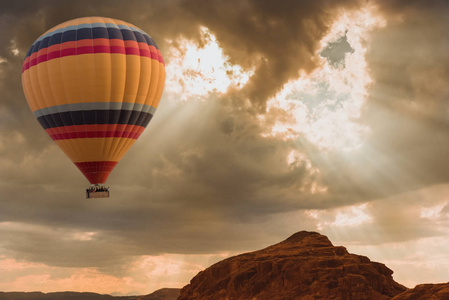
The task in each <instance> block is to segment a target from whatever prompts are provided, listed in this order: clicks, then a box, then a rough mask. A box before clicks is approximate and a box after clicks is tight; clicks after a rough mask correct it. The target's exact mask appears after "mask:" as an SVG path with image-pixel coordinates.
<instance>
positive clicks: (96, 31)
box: [22, 17, 165, 198]
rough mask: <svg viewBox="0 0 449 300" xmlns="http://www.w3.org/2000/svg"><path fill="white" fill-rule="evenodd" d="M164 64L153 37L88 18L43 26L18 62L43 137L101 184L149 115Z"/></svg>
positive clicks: (96, 186)
mask: <svg viewBox="0 0 449 300" xmlns="http://www.w3.org/2000/svg"><path fill="white" fill-rule="evenodd" d="M164 82H165V64H164V60H163V58H162V55H161V53H160V51H159V49H158V47H157V46H156V44H155V42H154V41H153V39H152V38H151V37H150V36H149V35H148V34H147V33H145V32H144V31H143V30H141V29H139V28H138V27H136V26H134V25H132V24H130V23H126V22H123V21H120V20H115V19H111V18H103V17H86V18H79V19H74V20H71V21H67V22H64V23H62V24H60V25H58V26H56V27H53V28H52V29H50V30H48V31H47V32H46V33H44V34H43V35H42V36H40V37H39V38H38V39H37V40H36V41H35V42H34V43H33V45H32V46H31V48H30V50H29V51H28V53H27V54H26V56H25V59H24V62H23V66H22V85H23V90H24V93H25V97H26V99H27V102H28V105H29V106H30V108H31V110H32V111H33V113H34V116H35V117H36V118H37V120H38V122H39V124H40V125H41V126H42V127H43V128H44V130H45V131H46V132H47V134H48V135H49V136H50V137H51V138H52V139H53V140H54V142H55V143H56V144H57V145H58V146H59V147H60V148H61V149H62V151H64V153H65V154H66V155H67V156H68V157H69V158H70V160H72V162H73V163H74V164H75V165H76V166H77V167H78V169H79V170H80V171H81V172H82V173H83V174H84V176H85V177H86V178H87V179H88V180H89V182H90V184H91V185H90V187H89V188H88V189H87V190H86V196H87V198H98V197H109V189H108V188H105V187H104V183H105V182H106V179H107V178H108V176H109V174H110V173H111V171H112V169H113V168H114V167H115V166H116V165H117V163H118V162H119V161H120V159H121V158H122V157H123V155H124V154H125V153H126V152H127V151H128V150H129V149H130V148H131V146H132V145H133V144H134V142H135V141H136V140H137V138H139V136H140V135H141V134H142V132H143V130H144V129H145V127H146V126H147V125H148V123H149V122H150V120H151V118H152V117H153V115H154V113H155V111H156V108H157V106H158V104H159V101H160V98H161V95H162V91H163V88H164Z"/></svg>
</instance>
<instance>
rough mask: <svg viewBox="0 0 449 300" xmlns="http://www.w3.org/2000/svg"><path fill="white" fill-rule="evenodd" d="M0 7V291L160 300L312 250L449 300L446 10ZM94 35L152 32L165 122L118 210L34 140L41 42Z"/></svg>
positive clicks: (155, 4) (53, 148)
mask: <svg viewBox="0 0 449 300" xmlns="http://www.w3.org/2000/svg"><path fill="white" fill-rule="evenodd" d="M409 2H410V1H405V0H393V1H388V3H385V1H380V0H367V1H365V0H357V1H348V0H337V1H324V0H323V1H313V2H310V1H294V0H292V1H289V0H285V1H280V2H276V3H274V2H272V1H255V0H245V1H228V2H226V3H225V2H222V1H200V0H194V1H192V0H190V1H188V0H169V1H164V2H161V1H143V0H134V1H128V2H126V3H125V2H123V1H120V0H111V1H106V0H98V1H95V2H91V1H88V0H79V1H76V2H75V1H74V2H65V1H64V2H61V1H56V0H50V1H44V0H37V1H31V0H23V1H22V0H21V1H3V2H2V3H0V24H2V29H1V32H2V34H1V35H0V39H1V41H2V43H1V45H2V47H1V48H0V92H1V95H2V98H1V100H0V195H1V196H0V236H2V239H1V240H0V270H1V272H2V276H3V278H4V279H3V280H2V282H0V291H4V292H9V291H18V292H28V291H40V292H44V293H48V292H59V291H74V292H93V293H98V294H110V295H116V296H128V295H147V294H149V293H152V292H153V291H156V290H158V289H161V288H182V287H183V286H185V285H186V284H188V283H189V281H190V279H191V278H192V277H194V276H195V275H196V274H197V273H198V272H199V271H201V270H203V269H205V268H207V267H209V266H210V265H212V264H214V263H216V262H218V261H221V260H222V259H225V258H228V257H231V256H234V255H237V254H240V253H244V252H249V251H255V250H258V249H262V248H264V247H267V246H269V245H272V244H275V243H278V242H280V241H282V240H285V239H286V238H287V237H289V236H291V235H292V234H294V233H296V232H299V231H303V230H306V231H316V232H319V233H320V234H322V235H325V236H327V237H328V238H329V240H330V241H331V242H332V244H334V245H342V246H344V247H346V248H347V249H348V251H349V252H350V253H353V254H357V255H364V256H367V257H369V258H370V260H372V261H376V262H381V263H383V264H385V265H386V266H387V267H388V268H390V269H391V270H393V271H394V274H393V278H394V280H395V281H396V282H398V283H400V284H403V285H405V286H407V287H408V288H413V287H414V286H415V285H416V284H421V283H440V282H448V281H449V253H448V252H447V249H448V247H449V239H448V237H449V229H448V228H449V227H448V225H449V159H447V155H448V153H449V152H448V150H449V104H448V103H449V102H448V97H449V89H448V87H447V86H448V85H447V82H448V80H449V62H448V59H449V57H448V55H447V49H449V38H448V37H449V35H448V28H449V24H448V22H449V19H448V18H447V17H446V16H445V13H446V12H447V11H449V10H448V9H449V3H447V2H445V1H443V0H441V1H440V0H437V1H432V2H431V3H424V1H422V2H420V1H415V2H413V3H409ZM85 16H104V17H110V18H114V19H118V20H123V21H125V22H129V23H131V24H133V25H135V26H137V27H138V28H141V29H142V30H144V31H145V32H147V33H148V34H149V35H150V36H151V37H152V38H153V39H154V41H155V42H156V44H157V45H158V47H159V49H160V51H161V53H162V56H163V59H164V61H165V70H166V75H167V76H166V80H165V88H164V92H163V95H162V98H161V101H160V104H159V107H158V108H157V111H156V113H155V115H154V117H153V119H152V121H151V122H150V124H149V125H148V126H147V128H146V130H145V131H144V132H143V133H142V135H141V136H140V138H139V139H138V140H137V141H136V143H135V144H134V146H133V147H132V148H131V149H130V150H129V151H128V153H127V154H126V155H124V157H123V159H122V160H121V161H120V162H119V163H118V165H117V166H116V167H115V169H114V170H113V171H112V173H111V175H110V176H109V178H108V181H107V183H106V185H107V186H109V187H110V198H104V199H85V189H86V187H88V185H89V182H88V181H87V180H86V178H84V176H83V175H82V174H81V173H80V172H79V170H78V169H77V167H76V166H75V165H74V164H73V163H72V162H71V161H70V160H69V159H68V158H67V157H66V156H65V155H64V153H63V152H62V151H61V149H59V148H58V147H57V145H56V144H55V143H54V142H53V141H52V139H51V138H49V137H48V135H47V134H46V133H45V131H44V130H42V128H41V127H40V125H39V123H38V122H37V121H36V118H35V117H34V115H33V113H32V112H31V110H30V108H29V107H28V104H27V101H26V99H25V95H24V92H23V89H22V82H21V74H22V63H23V60H24V57H25V55H26V53H27V52H28V50H29V48H30V47H31V45H32V44H33V43H34V41H35V40H36V39H37V38H39V36H41V35H42V34H44V33H45V32H46V31H47V30H49V29H51V28H52V27H54V26H57V25H58V24H60V23H62V22H65V21H68V20H71V19H75V18H79V17H85Z"/></svg>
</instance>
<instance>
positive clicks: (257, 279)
mask: <svg viewBox="0 0 449 300" xmlns="http://www.w3.org/2000/svg"><path fill="white" fill-rule="evenodd" d="M392 274H393V271H391V270H390V269H389V268H387V267H386V266H385V265H383V264H381V263H377V262H372V261H370V260H369V258H367V257H365V256H360V255H355V254H350V253H348V251H347V250H346V248H344V247H340V246H339V247H335V246H333V245H332V243H331V242H330V241H329V239H328V238H327V237H325V236H323V235H320V234H319V233H316V232H306V231H301V232H298V233H296V234H294V235H292V236H291V237H290V238H288V239H287V240H285V241H283V242H281V243H279V244H276V245H273V246H271V247H268V248H265V249H263V250H260V251H255V252H251V253H246V254H242V255H238V256H235V257H231V258H228V259H226V260H223V261H221V262H219V263H217V264H215V265H213V266H211V267H210V268H208V269H206V270H204V271H202V272H200V273H199V274H198V275H197V276H195V277H194V278H193V279H192V280H191V281H190V284H189V285H187V286H185V287H184V288H183V289H182V290H181V295H180V297H179V298H178V300H187V299H202V300H208V299H210V300H212V299H214V300H220V299H223V300H225V299H229V300H230V299H232V300H239V299H241V300H248V299H253V300H255V299H257V300H263V299H267V300H268V299H270V300H276V299H357V300H363V299H378V300H383V299H391V298H392V297H394V296H396V295H398V294H400V293H401V292H404V291H405V290H406V288H405V287H404V286H402V285H400V284H398V283H397V282H395V281H394V280H393V278H392Z"/></svg>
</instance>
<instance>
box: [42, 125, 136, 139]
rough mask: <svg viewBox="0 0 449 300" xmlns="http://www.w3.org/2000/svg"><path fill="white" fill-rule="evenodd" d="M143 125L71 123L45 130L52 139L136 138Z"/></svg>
mask: <svg viewBox="0 0 449 300" xmlns="http://www.w3.org/2000/svg"><path fill="white" fill-rule="evenodd" d="M144 129H145V127H142V126H137V125H126V124H94V125H73V126H62V127H53V128H48V129H46V130H45V131H46V132H47V134H48V135H49V136H50V137H51V138H52V139H53V140H54V141H56V140H66V139H79V138H104V137H122V138H130V139H135V140H137V139H138V138H139V137H140V135H141V134H142V132H143V131H144Z"/></svg>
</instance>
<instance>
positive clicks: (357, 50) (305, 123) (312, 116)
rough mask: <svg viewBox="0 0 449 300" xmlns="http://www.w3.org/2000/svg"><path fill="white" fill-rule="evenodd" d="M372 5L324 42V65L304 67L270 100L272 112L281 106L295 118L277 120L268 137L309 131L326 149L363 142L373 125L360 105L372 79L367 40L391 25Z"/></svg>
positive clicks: (335, 29) (349, 15) (344, 19)
mask: <svg viewBox="0 0 449 300" xmlns="http://www.w3.org/2000/svg"><path fill="white" fill-rule="evenodd" d="M372 10H373V8H371V10H370V9H364V10H361V11H358V12H353V13H346V14H344V15H343V16H342V17H341V18H340V19H339V20H338V21H337V22H336V23H335V24H334V26H333V27H332V29H331V31H330V32H329V34H327V35H326V36H325V37H324V38H323V39H322V41H321V48H320V49H319V50H318V53H317V55H320V61H321V64H320V67H319V68H317V69H316V70H315V71H314V72H312V73H311V74H305V73H304V72H302V73H301V74H300V76H299V78H298V79H296V80H292V81H290V82H288V83H287V84H285V85H284V88H283V89H282V91H280V92H279V93H277V94H276V95H275V96H274V97H273V98H272V99H271V100H270V101H269V102H268V108H267V111H268V112H270V111H273V110H276V109H279V108H280V109H282V110H284V111H285V112H286V113H288V114H289V115H290V116H291V120H292V121H291V122H289V123H287V122H285V121H282V122H277V123H276V124H275V125H274V126H273V127H272V128H271V130H270V132H267V133H266V135H267V136H278V137H280V138H283V139H296V138H298V134H303V136H305V137H306V138H307V139H308V140H309V141H310V142H311V143H312V144H314V145H316V146H318V147H319V148H321V149H323V150H337V149H338V150H344V151H348V150H353V149H356V148H358V147H359V146H360V145H361V143H362V142H363V139H364V137H365V136H367V135H368V134H369V132H370V129H369V128H368V127H367V126H366V125H364V124H363V123H361V122H360V120H359V117H360V110H361V107H362V105H363V103H364V102H365V100H366V97H367V94H368V93H367V88H368V87H369V84H370V83H371V81H372V79H371V77H370V75H369V72H368V70H367V63H366V60H365V54H366V46H365V43H364V42H365V41H366V38H367V37H366V36H367V33H368V32H369V31H371V30H373V29H374V28H378V27H380V26H384V25H385V22H384V21H383V19H381V18H380V17H378V16H376V15H375V14H374V13H373V11H372ZM329 49H331V50H329ZM332 55H333V56H332ZM325 56H327V57H325Z"/></svg>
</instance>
